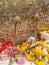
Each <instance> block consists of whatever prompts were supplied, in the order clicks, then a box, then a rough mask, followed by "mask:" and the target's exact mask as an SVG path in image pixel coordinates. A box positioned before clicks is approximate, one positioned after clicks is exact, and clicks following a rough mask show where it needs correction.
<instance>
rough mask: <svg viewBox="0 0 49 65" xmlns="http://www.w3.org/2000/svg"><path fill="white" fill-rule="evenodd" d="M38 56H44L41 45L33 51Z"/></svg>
mask: <svg viewBox="0 0 49 65" xmlns="http://www.w3.org/2000/svg"><path fill="white" fill-rule="evenodd" d="M32 52H33V53H34V54H35V55H36V56H43V52H42V50H41V49H40V48H39V47H36V48H34V49H33V51H32Z"/></svg>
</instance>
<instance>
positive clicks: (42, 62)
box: [35, 59, 45, 65]
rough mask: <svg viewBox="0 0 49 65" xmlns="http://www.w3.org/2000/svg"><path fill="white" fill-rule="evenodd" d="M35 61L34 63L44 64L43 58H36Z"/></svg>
mask: <svg viewBox="0 0 49 65" xmlns="http://www.w3.org/2000/svg"><path fill="white" fill-rule="evenodd" d="M35 63H36V65H45V63H44V61H43V60H39V59H37V60H36V61H35Z"/></svg>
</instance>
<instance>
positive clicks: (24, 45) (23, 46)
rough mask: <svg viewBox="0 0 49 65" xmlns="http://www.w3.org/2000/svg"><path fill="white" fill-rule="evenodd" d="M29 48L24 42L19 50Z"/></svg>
mask: <svg viewBox="0 0 49 65" xmlns="http://www.w3.org/2000/svg"><path fill="white" fill-rule="evenodd" d="M28 47H29V44H28V43H27V42H24V43H23V44H22V46H21V50H26V49H27V48H28Z"/></svg>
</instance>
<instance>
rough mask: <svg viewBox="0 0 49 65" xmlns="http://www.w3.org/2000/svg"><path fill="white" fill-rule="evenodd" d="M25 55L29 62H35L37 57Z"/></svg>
mask: <svg viewBox="0 0 49 65" xmlns="http://www.w3.org/2000/svg"><path fill="white" fill-rule="evenodd" d="M25 54H26V58H27V60H28V61H30V62H33V61H35V56H33V55H30V54H29V53H25Z"/></svg>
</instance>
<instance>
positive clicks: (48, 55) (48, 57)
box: [46, 54, 49, 63]
mask: <svg viewBox="0 0 49 65" xmlns="http://www.w3.org/2000/svg"><path fill="white" fill-rule="evenodd" d="M46 56H47V59H48V63H49V54H47V55H46Z"/></svg>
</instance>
